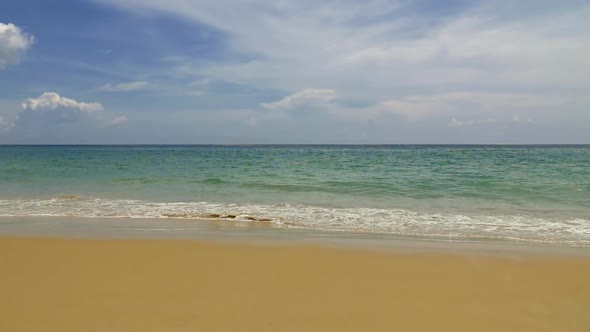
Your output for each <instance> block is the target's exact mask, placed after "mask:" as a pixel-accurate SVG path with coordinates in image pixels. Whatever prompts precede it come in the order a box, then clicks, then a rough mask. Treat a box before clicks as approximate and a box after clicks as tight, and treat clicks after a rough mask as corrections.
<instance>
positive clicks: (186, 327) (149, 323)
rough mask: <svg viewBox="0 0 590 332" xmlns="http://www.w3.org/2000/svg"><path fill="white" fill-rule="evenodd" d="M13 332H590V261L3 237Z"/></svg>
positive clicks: (6, 306) (2, 325)
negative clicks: (396, 331)
mask: <svg viewBox="0 0 590 332" xmlns="http://www.w3.org/2000/svg"><path fill="white" fill-rule="evenodd" d="M0 271H2V282H1V283H0V294H2V296H1V299H0V312H1V313H2V314H1V316H2V319H0V330H2V331H195V330H202V331H359V330H366V331H391V330H395V329H401V330H405V331H408V330H414V331H435V330H436V331H457V330H464V331H587V330H588V328H589V327H590V316H588V315H587V310H588V308H590V285H588V280H590V259H589V258H587V257H567V256H558V257H555V256H547V257H545V256H539V255H534V256H526V255H524V256H523V255H519V256H516V257H515V256H507V255H506V256H502V255H500V256H478V255H460V254H450V253H423V252H422V253H418V252H415V253H411V252H382V251H372V250H365V249H359V248H348V249H345V248H326V247H321V246H316V245H291V244H289V245H280V246H277V245H264V246H259V245H253V244H229V243H208V242H203V241H191V240H172V239H167V240H164V239H160V240H113V239H110V240H107V239H103V240H95V239H71V238H70V239H66V238H43V237H41V238H24V237H0Z"/></svg>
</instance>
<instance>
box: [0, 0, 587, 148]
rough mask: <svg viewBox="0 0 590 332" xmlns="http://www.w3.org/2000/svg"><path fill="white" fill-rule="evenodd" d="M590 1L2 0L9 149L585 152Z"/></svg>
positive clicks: (1, 99) (0, 56)
mask: <svg viewBox="0 0 590 332" xmlns="http://www.w3.org/2000/svg"><path fill="white" fill-rule="evenodd" d="M589 77H590V3H588V1H577V0H564V1H553V0H551V1H548V0H537V1H532V0H530V1H519V0H514V1H503V0H502V1H500V0H496V1H493V0H490V1H485V0H481V1H478V0H473V1H465V0H448V1H438V0H431V1H426V0H414V1H408V0H399V1H398V0H390V1H385V0H367V1H357V0H326V1H315V0H314V1H312V0H277V1H263V0H75V1H74V0H54V1H46V0H18V1H15V0H6V1H2V2H0V144H567V143H577V144H588V143H590V79H589Z"/></svg>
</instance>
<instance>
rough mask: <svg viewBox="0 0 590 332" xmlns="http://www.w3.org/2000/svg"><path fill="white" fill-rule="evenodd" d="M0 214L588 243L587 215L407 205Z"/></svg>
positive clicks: (5, 207)
mask: <svg viewBox="0 0 590 332" xmlns="http://www.w3.org/2000/svg"><path fill="white" fill-rule="evenodd" d="M0 216H5V217H6V216H11V217H15V216H58V217H66V216H67V217H102V218H104V217H107V218H174V219H187V220H209V219H228V220H229V219H231V220H235V221H237V222H265V223H270V224H273V225H276V226H280V227H296V228H309V229H317V230H330V231H350V232H373V233H388V234H398V235H403V236H428V237H444V238H453V239H461V238H463V239H467V238H479V239H485V238H488V239H505V240H520V241H528V242H539V243H556V244H564V245H578V246H590V220H588V219H582V218H563V219H559V218H541V217H535V216H528V215H481V214H474V215H463V214H451V213H427V212H421V211H412V210H406V209H377V208H330V207H320V206H311V205H293V204H273V205H254V204H231V203H212V202H171V203H164V202H151V201H144V200H109V199H100V198H88V197H80V196H76V195H64V196H59V197H57V198H51V199H29V200H26V199H13V200H0Z"/></svg>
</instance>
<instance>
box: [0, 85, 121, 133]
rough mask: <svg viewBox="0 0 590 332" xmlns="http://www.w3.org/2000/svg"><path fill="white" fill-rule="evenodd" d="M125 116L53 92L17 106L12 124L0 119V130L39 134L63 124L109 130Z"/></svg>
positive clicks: (97, 105) (98, 105)
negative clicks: (106, 112)
mask: <svg viewBox="0 0 590 332" xmlns="http://www.w3.org/2000/svg"><path fill="white" fill-rule="evenodd" d="M127 121H128V119H127V117H126V116H111V115H108V114H105V112H104V108H103V106H102V104H100V103H85V102H79V101H76V100H74V99H70V98H66V97H63V96H60V95H59V94H58V93H56V92H44V93H43V94H41V95H40V96H39V97H37V98H29V99H27V100H26V101H25V102H24V103H22V105H21V110H20V111H19V112H18V113H17V115H16V119H15V120H14V122H8V121H6V120H4V119H3V118H1V117H0V129H1V128H4V129H5V130H6V131H9V130H33V131H36V132H38V131H41V130H44V129H47V128H52V127H59V126H63V125H70V126H74V127H76V128H78V129H80V128H86V127H85V126H92V127H97V128H101V127H109V126H117V125H121V124H124V123H126V122H127Z"/></svg>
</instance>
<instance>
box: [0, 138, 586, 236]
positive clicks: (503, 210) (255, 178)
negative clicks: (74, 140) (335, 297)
mask: <svg viewBox="0 0 590 332" xmlns="http://www.w3.org/2000/svg"><path fill="white" fill-rule="evenodd" d="M210 214H219V215H220V216H224V215H230V214H231V215H235V216H236V219H237V220H243V221H244V222H249V220H248V217H250V218H256V219H270V220H271V222H275V223H278V224H283V225H289V226H290V227H307V228H312V229H313V228H316V229H330V230H349V231H371V232H386V233H399V234H412V235H428V236H433V235H434V236H456V237H484V238H505V239H523V240H530V241H542V242H564V243H576V244H585V243H587V242H588V243H590V146H2V147H0V215H4V216H15V215H57V216H60V215H63V216H66V215H70V216H79V217H104V216H107V217H174V218H188V219H200V218H207V217H208V215H210Z"/></svg>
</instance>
